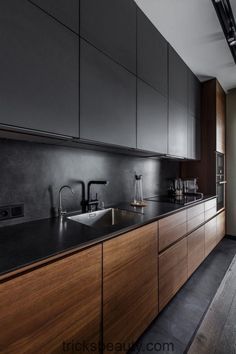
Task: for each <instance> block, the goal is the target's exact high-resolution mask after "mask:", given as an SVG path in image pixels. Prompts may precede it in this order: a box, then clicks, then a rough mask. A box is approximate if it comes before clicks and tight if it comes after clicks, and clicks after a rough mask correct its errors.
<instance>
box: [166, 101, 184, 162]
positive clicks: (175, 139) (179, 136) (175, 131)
mask: <svg viewBox="0 0 236 354" xmlns="http://www.w3.org/2000/svg"><path fill="white" fill-rule="evenodd" d="M187 127H188V111H187V108H186V107H185V106H183V105H181V104H179V103H177V102H176V101H170V102H169V140H168V153H169V154H170V155H173V156H178V157H187V133H188V128H187Z"/></svg>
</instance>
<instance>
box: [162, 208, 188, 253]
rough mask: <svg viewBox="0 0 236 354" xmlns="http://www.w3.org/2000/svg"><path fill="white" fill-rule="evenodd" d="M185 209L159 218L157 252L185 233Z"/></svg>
mask: <svg viewBox="0 0 236 354" xmlns="http://www.w3.org/2000/svg"><path fill="white" fill-rule="evenodd" d="M186 221H187V211H186V210H183V211H181V212H178V213H176V214H174V215H171V216H168V217H167V218H164V219H161V220H159V252H161V251H163V250H164V249H165V248H167V247H168V246H170V245H171V244H172V243H174V242H176V241H177V240H178V239H179V238H181V237H183V236H184V235H185V234H186V233H187V223H186Z"/></svg>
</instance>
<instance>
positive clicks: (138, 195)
mask: <svg viewBox="0 0 236 354" xmlns="http://www.w3.org/2000/svg"><path fill="white" fill-rule="evenodd" d="M132 205H134V206H145V203H144V201H143V176H142V175H137V174H135V176H134V199H133V202H132Z"/></svg>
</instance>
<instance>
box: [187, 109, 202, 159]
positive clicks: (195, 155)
mask: <svg viewBox="0 0 236 354" xmlns="http://www.w3.org/2000/svg"><path fill="white" fill-rule="evenodd" d="M200 139H201V134H200V120H199V119H196V118H195V117H193V116H191V115H189V116H188V154H187V157H188V158H189V159H193V160H200V157H201V156H200V155H201V151H200V149H201V148H200V146H201V141H200Z"/></svg>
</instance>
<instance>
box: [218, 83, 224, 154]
mask: <svg viewBox="0 0 236 354" xmlns="http://www.w3.org/2000/svg"><path fill="white" fill-rule="evenodd" d="M225 123H226V96H225V92H224V91H223V89H222V87H221V86H220V84H219V82H218V81H217V82H216V151H218V152H221V153H222V154H224V153H225Z"/></svg>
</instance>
